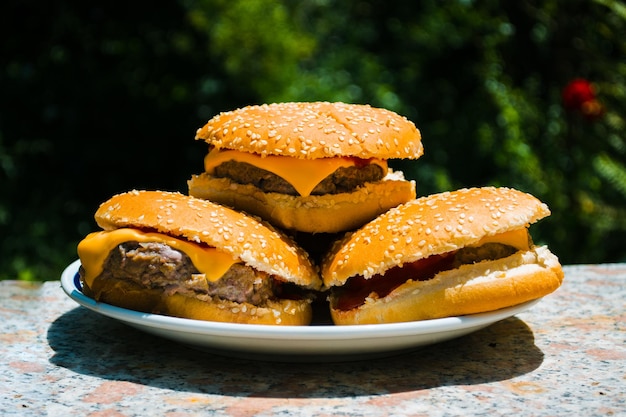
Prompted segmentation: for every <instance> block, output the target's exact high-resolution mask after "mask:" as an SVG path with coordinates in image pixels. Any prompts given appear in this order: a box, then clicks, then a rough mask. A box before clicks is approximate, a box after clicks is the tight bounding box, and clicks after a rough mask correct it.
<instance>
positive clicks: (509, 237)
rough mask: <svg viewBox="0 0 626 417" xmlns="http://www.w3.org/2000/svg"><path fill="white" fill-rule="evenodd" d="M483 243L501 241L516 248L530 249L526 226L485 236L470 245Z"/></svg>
mask: <svg viewBox="0 0 626 417" xmlns="http://www.w3.org/2000/svg"><path fill="white" fill-rule="evenodd" d="M485 243H502V244H505V245H509V246H513V247H514V248H516V249H517V250H529V249H530V239H529V238H528V229H526V228H522V229H517V230H511V231H508V232H504V233H500V234H497V235H494V236H485V237H484V238H482V239H481V240H480V241H479V242H477V243H475V244H473V245H471V246H482V245H484V244H485Z"/></svg>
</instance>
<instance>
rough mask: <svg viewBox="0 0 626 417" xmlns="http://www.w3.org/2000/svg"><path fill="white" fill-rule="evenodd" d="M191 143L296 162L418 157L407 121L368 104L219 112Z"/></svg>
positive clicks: (413, 132)
mask: <svg viewBox="0 0 626 417" xmlns="http://www.w3.org/2000/svg"><path fill="white" fill-rule="evenodd" d="M196 139H200V140H204V141H206V142H207V143H209V144H210V145H212V146H215V147H217V148H226V149H233V150H238V151H241V152H252V153H258V154H261V155H280V156H291V157H294V158H301V159H317V158H328V157H334V156H354V157H358V158H363V159H368V158H381V159H393V158H410V159H416V158H419V157H420V156H421V155H422V154H423V152H424V150H423V147H422V142H421V136H420V132H419V130H418V129H417V128H416V127H415V125H414V124H413V123H412V122H411V121H409V120H408V119H407V118H405V117H403V116H400V115H398V114H396V113H394V112H392V111H390V110H385V109H380V108H375V107H371V106H369V105H360V104H346V103H327V102H312V103H307V102H300V103H274V104H263V105H259V106H248V107H243V108H240V109H237V110H233V111H229V112H224V113H221V114H219V115H217V116H215V117H214V118H212V119H211V120H209V121H208V123H207V124H206V125H204V126H203V127H202V128H200V129H198V131H197V133H196Z"/></svg>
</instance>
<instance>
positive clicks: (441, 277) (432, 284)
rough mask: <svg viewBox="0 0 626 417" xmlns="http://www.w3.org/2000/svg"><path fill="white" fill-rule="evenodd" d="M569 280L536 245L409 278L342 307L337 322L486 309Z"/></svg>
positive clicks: (531, 296) (545, 250) (335, 313)
mask: <svg viewBox="0 0 626 417" xmlns="http://www.w3.org/2000/svg"><path fill="white" fill-rule="evenodd" d="M562 282H563V270H562V268H561V265H560V263H559V261H558V259H557V257H556V256H555V255H553V254H552V253H551V252H550V251H549V250H548V248H547V247H545V246H542V247H534V248H532V249H531V250H529V251H520V252H517V253H515V254H513V255H511V256H509V257H506V258H502V259H498V260H495V261H483V262H480V263H476V264H471V265H462V266H460V267H459V268H457V269H453V270H449V271H444V272H441V273H439V274H437V275H436V276H435V277H434V278H432V279H430V280H427V281H409V282H407V283H405V284H403V285H401V286H400V287H398V288H396V289H395V290H394V291H392V292H391V293H390V294H389V295H387V296H386V297H384V298H379V299H373V298H368V299H367V300H366V302H365V304H363V305H361V306H359V307H357V308H354V309H352V310H347V311H342V310H337V309H335V308H334V307H333V306H334V305H335V304H336V302H335V301H336V300H335V299H334V298H333V295H332V294H331V296H330V303H331V304H330V306H331V308H330V310H331V316H332V319H333V322H334V323H335V324H377V323H395V322H406V321H416V320H427V319H435V318H442V317H451V316H462V315H466V314H475V313H483V312H488V311H494V310H498V309H500V308H505V307H510V306H514V305H517V304H520V303H523V302H526V301H530V300H534V299H537V298H540V297H543V296H544V295H546V294H549V293H551V292H553V291H555V290H556V289H557V288H558V287H559V286H560V285H561V283H562Z"/></svg>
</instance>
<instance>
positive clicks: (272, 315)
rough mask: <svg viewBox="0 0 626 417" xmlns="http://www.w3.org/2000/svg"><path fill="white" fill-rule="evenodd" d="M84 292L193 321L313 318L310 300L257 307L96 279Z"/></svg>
mask: <svg viewBox="0 0 626 417" xmlns="http://www.w3.org/2000/svg"><path fill="white" fill-rule="evenodd" d="M83 293H84V294H85V295H87V296H89V297H92V298H94V299H96V300H97V301H99V302H103V303H107V304H111V305H114V306H117V307H122V308H127V309H129V310H135V311H141V312H144V313H155V314H163V315H166V316H173V317H180V318H187V319H194V320H206V321H220V322H228V323H245V324H270V325H284V326H289V325H294V326H300V325H308V324H310V323H311V319H312V316H313V309H312V307H311V301H310V300H286V299H285V300H272V301H268V302H267V304H266V305H265V306H263V307H259V306H255V305H252V304H248V303H236V302H232V301H227V300H222V299H218V298H214V297H208V296H207V297H206V300H204V299H200V298H196V297H190V296H186V295H183V294H171V295H168V294H166V293H164V292H163V291H162V290H159V289H150V288H144V287H141V286H139V285H137V284H134V283H132V282H128V281H122V280H117V279H108V280H106V281H104V280H96V281H94V284H93V288H89V287H88V286H86V285H85V284H84V283H83Z"/></svg>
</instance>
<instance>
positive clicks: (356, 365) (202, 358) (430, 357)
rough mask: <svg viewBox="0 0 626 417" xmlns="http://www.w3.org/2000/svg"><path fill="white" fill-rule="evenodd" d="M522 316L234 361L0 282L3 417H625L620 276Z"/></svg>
mask: <svg viewBox="0 0 626 417" xmlns="http://www.w3.org/2000/svg"><path fill="white" fill-rule="evenodd" d="M565 269H566V278H565V282H564V284H563V286H562V287H561V288H560V289H559V290H558V291H557V292H556V293H554V294H551V295H549V296H548V297H546V298H544V299H543V300H542V301H541V302H540V303H539V304H537V305H535V306H534V307H532V308H531V309H530V310H528V311H526V312H523V313H520V314H518V315H517V316H516V317H513V318H509V319H506V320H503V321H500V322H498V323H496V324H493V325H491V326H489V327H487V328H485V329H483V330H480V331H478V332H475V333H472V334H470V335H468V336H464V337H461V338H458V339H454V340H451V341H447V342H443V343H440V344H437V345H431V346H427V347H423V348H421V349H419V350H416V351H414V352H411V353H404V354H401V355H398V356H392V357H388V358H382V359H375V360H368V361H359V362H344V363H328V364H320V363H316V364H314V363H298V364H294V363H291V364H286V363H271V362H255V361H251V360H244V359H231V358H225V357H221V356H217V355H212V354H209V353H205V352H201V351H198V350H194V349H191V348H188V347H185V346H182V345H179V344H177V343H175V342H171V341H168V340H165V339H161V338H159V337H156V336H152V335H148V334H145V333H143V332H141V331H138V330H135V329H133V328H130V327H127V326H125V325H123V324H120V323H119V322H117V321H115V320H112V319H109V318H106V317H103V316H100V315H98V314H96V313H93V312H91V311H89V310H87V309H85V308H83V307H79V306H78V305H77V304H76V303H75V302H74V301H72V300H71V299H70V298H68V297H67V296H66V295H65V293H64V292H63V290H62V289H61V286H60V283H59V282H58V281H54V282H47V283H45V284H27V283H20V282H16V281H5V282H0V318H1V323H0V357H1V360H0V415H2V416H11V415H15V416H29V415H50V416H57V415H58V416H70V415H80V416H110V417H113V416H115V417H118V416H157V415H158V416H170V417H175V416H176V417H180V416H192V415H211V416H250V415H255V416H270V415H298V416H330V415H333V416H336V415H342V416H383V415H387V416H405V415H411V416H421V415H424V416H440V415H568V416H569V415H575V416H593V415H602V416H606V415H626V313H625V312H626V308H625V307H626V264H614V265H596V266H568V267H566V268H565Z"/></svg>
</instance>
